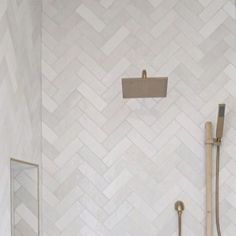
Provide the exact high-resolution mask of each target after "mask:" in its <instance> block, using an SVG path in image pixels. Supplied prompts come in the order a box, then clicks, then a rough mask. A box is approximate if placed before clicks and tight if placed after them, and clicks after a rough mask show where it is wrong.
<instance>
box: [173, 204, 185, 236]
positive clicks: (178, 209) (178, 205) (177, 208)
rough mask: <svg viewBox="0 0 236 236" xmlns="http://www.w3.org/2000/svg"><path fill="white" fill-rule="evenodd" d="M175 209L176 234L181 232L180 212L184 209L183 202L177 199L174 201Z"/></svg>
mask: <svg viewBox="0 0 236 236" xmlns="http://www.w3.org/2000/svg"><path fill="white" fill-rule="evenodd" d="M175 210H176V211H177V214H178V235H179V236H181V234H182V213H183V211H184V203H183V202H182V201H177V202H176V203H175Z"/></svg>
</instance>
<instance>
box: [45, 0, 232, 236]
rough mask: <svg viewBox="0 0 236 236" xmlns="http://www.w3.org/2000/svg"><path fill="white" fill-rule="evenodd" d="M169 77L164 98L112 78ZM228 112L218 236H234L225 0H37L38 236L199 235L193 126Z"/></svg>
mask: <svg viewBox="0 0 236 236" xmlns="http://www.w3.org/2000/svg"><path fill="white" fill-rule="evenodd" d="M144 68H146V69H147V71H148V74H149V75H152V76H158V75H159V76H168V77H169V88H168V96H167V98H165V99H147V100H143V99H139V100H123V99H122V96H121V78H122V77H123V76H125V77H126V76H137V75H140V74H141V70H142V69H144ZM222 102H225V103H226V104H227V117H226V126H225V134H224V143H223V147H222V149H223V150H222V162H221V216H222V235H227V236H235V232H236V221H235V214H236V175H235V173H236V171H235V168H236V149H235V145H236V112H235V111H236V110H235V107H236V23H235V7H234V5H233V1H227V0H146V1H143V0H119V1H115V0H99V1H97V0H44V10H43V169H44V175H43V177H44V179H43V180H44V196H43V197H44V230H45V231H44V232H45V234H44V235H45V236H58V235H60V236H90V235H91V236H157V235H158V236H172V235H176V233H177V221H176V212H175V211H174V203H175V201H176V200H177V199H181V200H183V201H184V202H185V205H186V211H185V213H184V235H188V236H193V235H195V236H199V235H202V236H203V235H204V222H205V219H204V216H205V214H204V204H205V200H204V187H205V185H204V159H205V158H204V123H205V121H207V120H212V121H213V122H215V120H216V114H217V104H218V103H222Z"/></svg>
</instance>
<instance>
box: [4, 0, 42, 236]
mask: <svg viewBox="0 0 236 236" xmlns="http://www.w3.org/2000/svg"><path fill="white" fill-rule="evenodd" d="M40 48H41V1H39V0H21V1H18V0H1V1H0V114H1V115H0V173H1V175H0V186H1V187H0V216H1V220H0V235H1V236H10V158H11V157H13V158H16V159H20V160H25V161H30V162H34V163H40V160H41V73H40V71H41V66H40V65H41V61H40V55H41V53H40Z"/></svg>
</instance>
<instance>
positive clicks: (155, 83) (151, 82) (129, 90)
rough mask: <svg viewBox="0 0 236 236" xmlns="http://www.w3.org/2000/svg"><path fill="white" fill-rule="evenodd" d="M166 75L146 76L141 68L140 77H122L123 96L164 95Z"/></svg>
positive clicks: (165, 92) (148, 96)
mask: <svg viewBox="0 0 236 236" xmlns="http://www.w3.org/2000/svg"><path fill="white" fill-rule="evenodd" d="M167 82H168V78H167V77H156V78H154V77H147V72H146V70H143V72H142V77H141V78H124V79H122V91H123V98H151V97H166V94H167Z"/></svg>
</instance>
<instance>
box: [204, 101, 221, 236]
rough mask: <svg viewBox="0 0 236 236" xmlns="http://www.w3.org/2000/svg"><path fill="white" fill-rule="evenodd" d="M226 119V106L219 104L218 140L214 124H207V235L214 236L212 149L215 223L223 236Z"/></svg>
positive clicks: (219, 233)
mask: <svg viewBox="0 0 236 236" xmlns="http://www.w3.org/2000/svg"><path fill="white" fill-rule="evenodd" d="M224 117H225V104H219V108H218V116H217V126H216V138H212V123H211V122H210V121H208V122H206V125H205V134H206V141H205V146H206V214H207V216H206V235H207V236H212V192H213V191H212V149H213V145H216V147H217V150H216V180H215V181H216V182H215V221H216V230H217V235H218V236H221V229H220V213H219V208H220V206H219V178H220V177H219V176H220V146H221V139H222V137H223V129H224Z"/></svg>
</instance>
